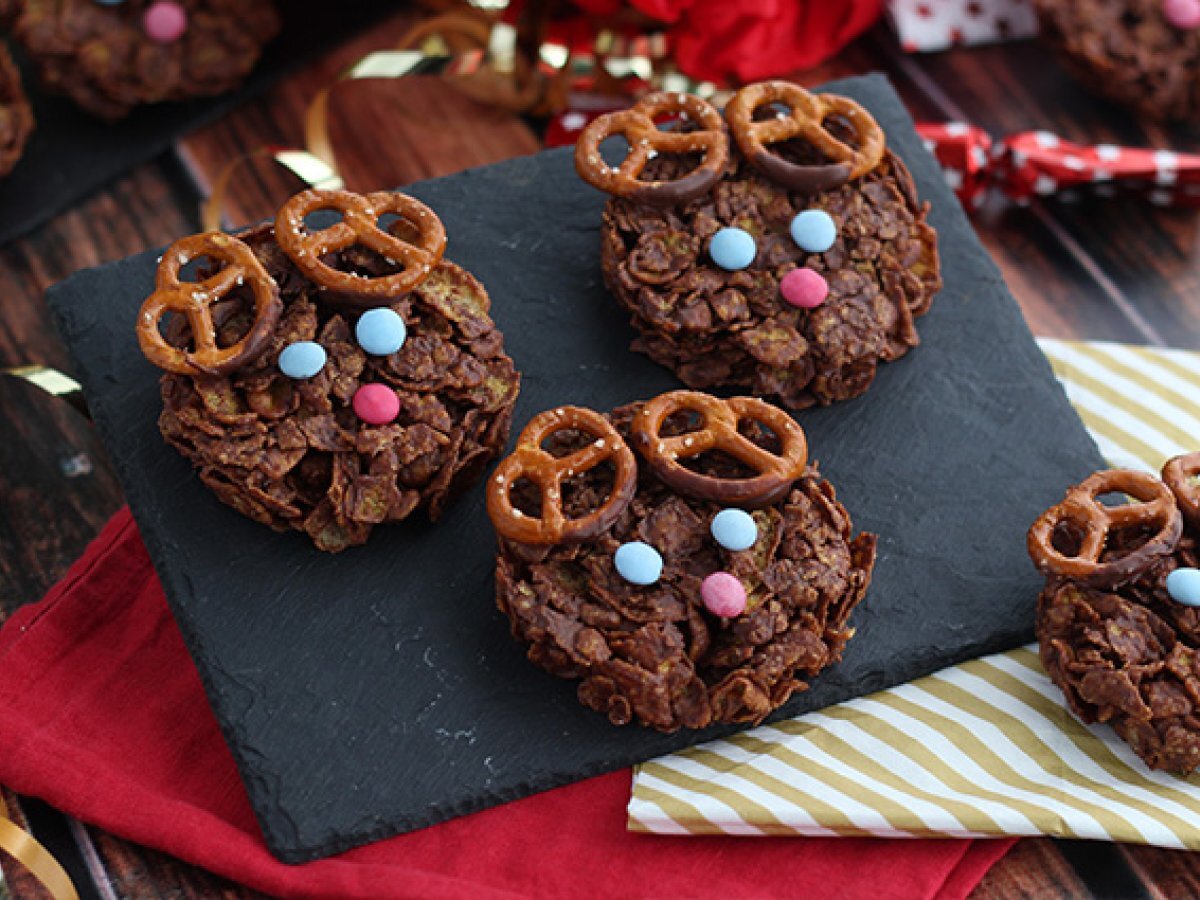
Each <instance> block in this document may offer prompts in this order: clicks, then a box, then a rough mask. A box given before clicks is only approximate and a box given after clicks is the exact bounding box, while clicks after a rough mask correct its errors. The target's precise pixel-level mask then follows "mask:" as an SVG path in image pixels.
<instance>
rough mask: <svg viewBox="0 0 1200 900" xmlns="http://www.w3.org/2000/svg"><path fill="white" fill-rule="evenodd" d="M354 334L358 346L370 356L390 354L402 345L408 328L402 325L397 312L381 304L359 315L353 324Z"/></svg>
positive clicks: (402, 321)
mask: <svg viewBox="0 0 1200 900" xmlns="http://www.w3.org/2000/svg"><path fill="white" fill-rule="evenodd" d="M354 336H355V337H356V338H357V339H358V346H360V347H362V348H363V349H364V350H366V351H367V352H368V353H370V354H371V355H372V356H391V355H392V354H393V353H396V352H397V351H398V350H399V349H400V348H401V347H403V346H404V340H405V338H407V337H408V329H406V328H405V327H404V319H403V318H401V316H400V314H399V313H398V312H396V311H395V310H394V309H388V307H386V306H381V307H379V308H378V309H369V310H367V311H366V312H365V313H363V314H362V315H361V316H359V319H358V324H357V325H355V326H354Z"/></svg>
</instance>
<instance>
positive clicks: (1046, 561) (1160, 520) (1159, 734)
mask: <svg viewBox="0 0 1200 900" xmlns="http://www.w3.org/2000/svg"><path fill="white" fill-rule="evenodd" d="M1198 478H1200V452H1197V453H1191V454H1188V455H1186V456H1179V457H1176V458H1175V459H1173V460H1171V461H1169V462H1168V463H1167V464H1166V466H1165V467H1164V468H1163V471H1162V477H1161V479H1160V478H1156V477H1154V476H1153V475H1148V474H1146V473H1143V472H1134V471H1129V470H1122V469H1114V470H1109V471H1105V472H1097V473H1096V474H1095V475H1092V476H1091V477H1089V478H1086V479H1084V481H1082V482H1081V483H1080V484H1077V485H1075V486H1074V487H1072V488H1071V489H1070V490H1069V491H1067V495H1066V497H1065V498H1064V499H1063V501H1062V502H1061V503H1059V504H1058V505H1056V506H1053V507H1051V508H1050V509H1048V510H1047V511H1046V512H1045V513H1043V514H1042V515H1041V516H1039V517H1038V519H1037V521H1036V522H1034V524H1033V526H1032V527H1031V528H1030V529H1029V555H1030V557H1031V558H1032V559H1033V562H1034V564H1035V565H1036V566H1037V567H1038V569H1039V570H1040V571H1041V572H1043V573H1045V575H1046V587H1045V589H1044V590H1043V591H1042V593H1041V596H1040V597H1039V598H1038V609H1037V635H1038V640H1039V641H1040V643H1041V656H1042V662H1043V664H1044V665H1045V667H1046V671H1047V672H1048V673H1049V674H1050V677H1051V678H1052V679H1053V680H1054V682H1055V684H1057V685H1058V686H1059V688H1061V689H1062V692H1063V694H1064V695H1065V696H1066V698H1067V702H1068V703H1069V704H1070V707H1071V709H1072V710H1074V711H1075V714H1076V715H1078V716H1079V718H1081V719H1082V720H1083V721H1084V722H1088V723H1091V722H1106V723H1108V724H1110V725H1112V727H1113V728H1114V729H1116V732H1117V733H1118V734H1119V735H1120V736H1121V737H1122V738H1123V739H1124V740H1125V741H1126V742H1127V743H1128V744H1129V745H1130V746H1131V747H1132V748H1133V750H1134V752H1135V753H1137V755H1138V756H1140V757H1141V758H1142V759H1143V760H1145V762H1146V764H1147V765H1148V766H1150V767H1151V768H1153V769H1166V770H1169V771H1173V772H1179V773H1188V772H1192V771H1194V770H1195V769H1196V768H1197V767H1198V766H1200V481H1198V480H1197V479H1198ZM1122 494H1123V495H1125V496H1126V497H1127V498H1129V501H1128V502H1125V503H1123V504H1119V505H1112V504H1110V503H1105V502H1103V500H1102V498H1103V497H1104V496H1105V495H1110V496H1115V495H1122Z"/></svg>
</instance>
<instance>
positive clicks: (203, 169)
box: [179, 13, 541, 227]
mask: <svg viewBox="0 0 1200 900" xmlns="http://www.w3.org/2000/svg"><path fill="white" fill-rule="evenodd" d="M417 20H418V19H417V17H415V16H414V15H412V14H409V13H405V14H400V15H398V16H395V17H394V18H391V19H389V20H387V21H386V22H383V23H381V24H380V25H379V26H377V27H375V28H373V29H372V30H371V31H370V33H369V34H366V35H363V36H361V37H359V38H357V39H355V40H353V41H350V42H349V43H347V44H345V45H343V46H341V47H338V48H336V49H334V50H333V51H331V52H330V53H329V54H328V55H327V56H325V57H323V58H322V59H320V60H318V61H317V62H316V63H315V64H313V65H312V66H309V67H307V68H305V69H304V71H302V72H298V73H296V75H294V76H293V77H291V78H288V79H285V80H284V81H281V82H280V83H279V84H278V85H277V86H276V87H274V88H273V89H272V90H270V91H269V92H267V93H266V94H265V95H264V96H263V97H262V98H260V99H259V100H257V101H255V102H253V103H250V104H247V105H246V106H245V107H243V108H241V109H239V110H238V111H237V112H236V113H235V114H234V115H230V116H227V117H226V118H224V119H222V120H221V121H219V122H217V123H215V124H214V125H211V126H209V127H208V128H204V129H202V130H200V131H198V132H196V133H195V134H193V135H192V136H191V137H189V138H187V139H185V140H184V141H182V142H181V143H180V145H179V156H180V159H181V160H182V161H183V164H184V166H185V167H186V169H187V171H188V172H189V173H190V174H191V176H192V177H193V178H194V179H195V182H196V186H197V187H198V189H199V190H200V191H201V193H202V194H203V195H204V196H206V197H207V196H208V195H209V194H210V193H211V189H212V183H213V180H214V179H215V178H216V176H217V175H218V174H219V173H220V172H221V171H222V169H224V168H225V166H226V165H227V164H228V163H229V162H230V160H232V159H235V158H237V157H238V156H239V155H241V154H244V153H246V152H247V151H251V150H254V149H256V148H258V147H261V146H263V145H264V144H273V145H282V146H290V147H299V146H302V145H303V138H304V134H303V124H304V116H305V111H306V110H307V108H308V106H309V104H310V102H311V100H312V98H313V96H314V95H315V94H316V93H317V92H318V91H320V90H321V89H322V88H325V87H327V86H329V85H331V84H333V83H334V81H335V79H336V77H337V74H338V72H340V71H342V70H343V69H345V68H346V67H347V66H349V65H350V64H352V63H354V62H355V61H357V60H358V59H361V58H362V57H363V56H365V55H366V54H368V53H370V52H371V51H373V50H385V49H391V48H392V47H394V46H396V45H397V43H398V42H399V41H400V39H401V38H402V37H403V36H404V34H405V33H406V32H407V31H408V30H409V29H410V28H411V27H412V25H413V23H414V22H415V21H417ZM329 109H330V116H329V132H330V138H331V140H332V142H333V146H334V149H335V152H336V153H337V156H338V163H339V167H340V169H341V173H342V176H343V177H344V179H345V181H346V186H347V187H348V188H350V189H351V190H378V189H383V188H391V187H396V186H398V185H404V184H408V183H410V182H413V181H417V180H419V179H422V178H433V177H436V176H439V175H449V174H451V173H453V172H459V171H462V170H463V169H466V168H470V167H472V166H482V165H487V164H488V163H493V162H499V161H500V160H502V159H509V158H511V157H514V156H521V155H524V154H528V153H535V152H537V151H538V150H539V149H541V145H540V143H539V141H538V139H537V137H536V136H535V135H534V134H533V132H532V131H531V130H530V129H529V127H528V126H527V125H526V124H525V123H524V122H523V121H521V120H520V119H519V118H517V117H516V116H513V115H510V114H507V113H504V112H501V111H498V110H496V109H494V108H491V107H488V106H484V105H482V104H480V103H477V102H475V101H474V100H471V99H469V98H468V97H466V96H464V95H463V94H462V93H460V92H459V91H457V90H455V89H454V88H452V87H451V86H450V85H449V84H447V83H446V82H445V81H443V80H441V79H439V78H435V77H432V76H418V77H413V78H407V79H403V80H400V81H386V80H362V81H356V82H343V83H341V84H339V85H337V86H336V87H335V88H334V89H333V94H332V95H331V99H330V103H329ZM299 187H300V185H299V183H298V182H297V180H296V178H295V176H293V175H291V174H290V173H288V172H286V171H284V170H283V169H282V168H281V167H279V166H276V165H274V164H273V163H271V162H270V161H269V160H267V159H264V158H259V159H255V160H250V161H247V162H246V163H243V164H242V165H241V166H240V167H239V168H238V169H237V171H236V172H235V174H234V176H233V179H232V181H231V182H230V190H229V202H228V204H227V205H226V206H225V212H226V218H227V220H228V223H229V224H230V225H232V226H235V227H236V226H240V225H245V224H248V223H250V222H254V221H257V220H259V219H262V218H266V217H268V216H270V215H273V214H274V211H275V210H276V209H278V207H279V205H280V204H281V203H282V202H283V201H284V200H286V199H287V198H288V197H289V196H291V195H292V194H293V193H295V192H296V190H298V188H299Z"/></svg>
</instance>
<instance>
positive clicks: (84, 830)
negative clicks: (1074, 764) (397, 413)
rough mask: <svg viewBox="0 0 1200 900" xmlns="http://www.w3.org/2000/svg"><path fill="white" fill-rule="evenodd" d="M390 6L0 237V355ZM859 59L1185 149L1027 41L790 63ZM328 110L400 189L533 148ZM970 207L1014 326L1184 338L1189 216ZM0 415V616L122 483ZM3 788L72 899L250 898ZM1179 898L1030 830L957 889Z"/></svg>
mask: <svg viewBox="0 0 1200 900" xmlns="http://www.w3.org/2000/svg"><path fill="white" fill-rule="evenodd" d="M412 21H414V18H413V14H411V13H401V14H399V15H398V16H397V17H396V19H395V20H393V21H390V22H389V23H387V24H386V25H385V26H382V27H380V28H377V29H375V30H373V32H372V33H371V34H370V35H369V36H366V37H363V38H360V39H358V40H356V41H354V42H353V43H352V44H351V45H349V46H346V47H342V48H338V49H337V50H335V51H332V52H331V53H330V54H329V56H328V57H327V58H324V59H321V60H319V61H318V62H316V63H315V64H313V65H311V66H310V67H308V68H306V69H305V70H303V71H301V72H300V73H298V74H296V75H294V76H292V77H291V78H289V79H288V80H287V81H286V82H284V83H281V84H280V85H278V86H277V87H276V88H274V89H272V90H271V91H269V92H268V93H267V94H266V95H265V96H263V97H262V98H260V99H259V100H257V101H256V102H253V103H251V104H249V105H247V106H246V107H244V108H242V109H240V110H238V111H237V112H236V113H234V114H233V115H231V116H229V117H228V118H226V119H225V120H223V121H221V122H219V123H217V124H215V125H213V126H211V127H209V128H206V129H204V130H203V131H201V132H199V133H197V134H195V135H193V136H192V137H190V138H189V139H187V140H186V141H184V142H183V143H182V144H181V145H180V146H179V148H178V152H177V154H172V155H168V156H164V157H163V158H161V159H158V160H156V161H155V162H153V163H150V164H147V165H145V166H142V167H140V168H138V169H135V170H134V171H132V172H130V173H129V174H128V175H126V176H125V177H124V178H122V179H121V180H119V181H117V182H115V183H114V184H112V185H110V186H109V187H108V188H106V189H105V190H104V191H102V192H100V193H99V194H97V195H95V196H93V197H90V198H88V199H86V200H84V201H83V202H81V203H79V204H78V205H77V206H76V207H75V209H73V210H72V211H70V212H68V213H65V214H64V215H61V216H59V217H58V218H57V219H54V220H53V221H51V222H50V223H49V224H48V225H46V226H44V227H42V228H40V229H38V230H37V231H35V232H34V233H32V234H31V235H29V236H28V237H26V238H24V239H21V240H19V241H16V242H15V243H12V244H10V245H8V246H6V247H3V248H0V367H6V366H13V365H18V364H23V363H41V364H45V365H50V366H54V367H57V368H60V369H64V370H67V369H68V368H69V364H68V362H67V358H66V353H65V351H64V349H63V346H62V343H61V342H60V341H59V339H58V337H57V336H56V335H55V333H54V330H53V328H52V326H51V324H50V318H49V315H48V313H47V310H46V307H45V305H44V303H43V299H42V297H43V292H44V291H45V289H46V288H47V287H48V286H49V285H50V284H53V283H54V282H55V281H57V280H59V279H61V278H63V277H65V276H67V275H69V274H70V273H71V272H73V271H75V270H76V269H79V268H83V267H85V266H91V265H95V264H97V263H101V262H105V261H107V260H114V259H118V258H120V257H123V256H126V255H128V254H130V253H134V252H137V251H139V250H143V249H145V248H147V247H153V246H158V245H161V244H166V243H169V242H170V241H172V240H174V239H175V238H177V237H179V236H181V235H184V234H187V233H190V232H193V231H196V230H198V229H199V219H198V213H197V204H198V202H199V200H200V199H201V197H202V196H204V195H205V194H206V193H207V191H208V187H209V185H210V184H211V179H212V177H213V175H214V173H215V172H216V171H218V170H219V169H220V167H221V166H222V165H223V164H224V163H225V162H226V161H227V160H229V159H230V158H232V157H233V156H234V155H235V154H237V153H239V152H241V151H244V150H246V149H249V148H253V147H257V146H259V145H261V144H263V143H268V142H270V143H276V144H297V143H299V141H300V139H301V121H302V111H303V109H304V107H305V105H306V103H307V101H308V99H309V98H310V97H311V96H312V94H313V93H314V92H315V90H317V89H318V88H319V87H320V86H323V85H324V84H327V83H329V82H330V81H331V80H332V78H333V76H334V75H335V73H336V72H338V71H339V69H340V68H341V67H342V66H344V65H345V64H346V63H347V62H349V61H352V60H354V59H357V58H358V57H359V56H361V55H362V54H363V53H364V52H366V51H368V50H371V49H376V48H383V47H388V46H390V45H391V43H392V42H393V41H394V40H395V38H396V36H397V35H398V34H400V33H401V32H402V31H404V30H405V28H407V27H408V26H409V25H410V24H411V23H412ZM877 70H882V71H885V72H887V73H888V74H889V75H890V76H891V77H892V79H893V80H894V82H895V83H896V86H897V88H898V89H899V90H900V92H901V94H902V95H903V96H904V99H905V101H906V103H908V105H909V107H910V109H911V110H912V112H913V114H914V115H915V116H916V118H917V119H919V120H920V119H925V120H947V119H960V120H969V121H972V122H974V123H976V124H979V125H982V126H984V127H985V128H987V129H989V130H990V131H991V132H992V133H993V134H997V135H999V134H1005V133H1011V132H1014V131H1020V130H1027V129H1031V128H1044V129H1047V130H1051V131H1054V132H1056V133H1058V134H1060V135H1061V136H1063V137H1065V138H1067V139H1069V140H1076V141H1080V142H1086V143H1098V142H1102V141H1104V142H1109V143H1124V144H1130V145H1135V146H1147V145H1155V146H1161V147H1169V148H1172V149H1176V150H1191V151H1196V150H1200V129H1197V128H1192V129H1190V130H1189V129H1176V130H1167V129H1163V128H1161V127H1159V126H1155V125H1152V124H1149V123H1146V122H1140V121H1138V120H1136V119H1134V118H1133V117H1131V116H1129V115H1127V114H1125V113H1123V112H1121V111H1120V110H1118V109H1116V108H1114V107H1111V106H1109V105H1106V104H1103V103H1100V102H1098V101H1096V100H1094V99H1092V98H1091V97H1089V96H1088V95H1087V94H1086V93H1085V92H1083V91H1082V90H1081V89H1080V88H1079V87H1078V86H1077V85H1076V84H1075V83H1074V82H1073V81H1071V80H1070V79H1069V78H1068V77H1067V76H1066V75H1065V74H1064V73H1063V71H1062V70H1061V69H1060V68H1059V67H1058V65H1057V64H1056V63H1055V62H1054V61H1053V60H1051V59H1050V58H1049V57H1048V55H1047V54H1046V52H1045V51H1044V50H1043V49H1042V48H1041V47H1039V46H1038V45H1037V44H1035V43H1028V42H1026V43H1017V44H1007V45H1003V46H997V47H989V48H980V49H963V50H956V51H952V52H948V53H943V54H937V55H933V56H906V55H904V54H903V53H901V52H900V50H899V48H898V46H897V43H896V40H895V38H894V36H893V35H892V34H891V32H890V31H889V29H888V28H887V27H886V26H884V25H881V26H879V27H878V28H876V29H875V30H874V31H872V32H871V33H869V34H868V35H866V36H865V37H864V38H862V39H860V40H859V41H857V42H856V43H855V44H854V45H852V46H851V47H850V48H848V49H847V50H846V51H845V52H843V53H842V54H841V55H839V56H838V57H837V58H836V59H835V60H833V61H831V62H829V63H827V64H826V65H824V66H822V67H821V68H820V69H818V70H815V71H811V72H806V73H803V74H802V75H800V76H798V80H800V81H803V82H805V83H808V84H815V83H819V82H821V81H825V80H827V79H829V78H834V77H839V76H842V75H849V74H858V73H862V72H867V71H877ZM332 106H333V108H334V114H333V120H332V126H331V130H332V133H333V140H334V143H335V145H336V146H337V148H338V151H339V154H340V156H341V161H342V167H343V170H344V174H345V175H346V179H347V182H348V185H349V186H350V187H351V188H359V189H364V190H365V189H374V188H379V187H387V186H392V185H397V184H404V183H407V182H410V181H414V180H416V179H419V178H426V177H430V176H437V175H446V174H449V173H451V172H455V171H458V170H460V169H463V168H466V167H468V166H475V165H481V164H485V163H490V162H494V161H497V160H501V159H505V158H507V157H511V156H515V155H519V154H526V153H533V152H535V151H536V150H538V149H539V142H538V137H537V135H536V134H535V133H534V132H533V131H532V130H531V129H530V127H529V126H528V125H527V124H526V123H524V122H522V121H521V120H519V119H517V118H514V117H512V116H508V115H506V114H502V113H499V112H496V111H493V110H490V109H487V108H484V107H481V106H478V105H476V104H475V103H473V102H472V101H469V100H467V99H465V98H463V97H461V96H459V95H458V94H456V93H455V92H454V91H453V90H451V89H450V88H448V87H447V86H446V85H444V84H442V83H440V82H436V81H433V80H431V79H421V80H420V81H409V82H405V83H404V84H403V85H397V84H390V83H374V84H369V83H361V84H355V85H349V86H342V87H340V88H338V93H337V95H336V96H335V99H334V102H333V104H332ZM366 123H384V124H386V128H387V140H381V138H382V137H383V135H382V134H381V133H380V128H382V127H383V125H381V124H375V125H371V126H368V125H367V124H366ZM296 188H297V184H296V183H295V182H294V181H293V180H292V179H291V177H290V176H288V175H287V174H286V173H283V172H281V171H279V170H277V169H272V168H270V167H269V166H268V165H267V164H266V163H257V164H251V165H247V166H245V167H243V169H242V170H240V171H239V173H238V174H237V175H236V176H235V177H234V180H233V192H234V195H235V201H234V202H233V203H231V204H230V206H229V210H230V212H231V218H232V224H235V225H240V224H243V223H246V222H250V221H253V220H256V219H259V218H263V217H266V216H268V215H270V214H272V213H273V211H274V210H275V208H276V207H277V206H278V204H279V203H280V202H281V201H283V200H284V199H285V198H286V197H288V196H289V195H290V194H291V193H292V192H294V191H295V190H296ZM977 222H978V227H979V232H980V235H981V236H982V238H983V241H984V243H985V244H986V245H987V247H988V249H989V250H990V251H991V253H992V254H993V256H994V257H995V259H996V260H997V262H998V263H999V264H1000V266H1001V267H1002V269H1003V270H1004V274H1005V277H1006V278H1007V279H1008V284H1009V286H1010V287H1011V288H1012V290H1013V293H1014V294H1015V295H1016V296H1017V299H1018V300H1019V301H1020V303H1021V306H1022V308H1023V309H1024V311H1025V315H1026V317H1027V318H1028V320H1029V323H1030V325H1031V326H1032V328H1033V330H1034V332H1035V333H1037V334H1039V335H1046V336H1053V337H1064V338H1086V339H1102V340H1117V341H1128V342H1135V343H1142V344H1153V345H1159V346H1172V347H1180V348H1187V349H1200V267H1198V261H1200V231H1198V224H1200V214H1197V213H1196V212H1187V211H1180V210H1165V209H1160V208H1157V207H1154V206H1152V205H1150V204H1147V203H1139V202H1129V201H1126V202H1116V201H1102V200H1084V201H1082V202H1079V203H1077V204H1073V205H1068V204H1063V203H1056V202H1055V203H1046V204H1035V205H1033V206H1031V207H1029V208H1026V209H1017V208H1005V207H1003V206H1002V205H999V204H995V205H989V206H988V207H987V208H986V209H985V210H984V211H983V212H982V213H981V214H980V215H979V216H978V218H977ZM0 423H3V426H2V428H0V434H2V435H3V440H0V620H2V618H3V617H4V615H6V614H7V613H10V612H11V611H12V610H13V609H15V608H16V607H17V606H19V605H20V604H23V603H28V602H31V601H34V600H37V599H38V598H39V597H40V596H41V595H42V594H43V593H44V592H45V591H46V589H47V588H49V587H50V585H51V584H53V583H54V581H55V580H56V579H57V578H59V577H60V576H61V575H62V574H63V572H65V571H66V569H67V567H68V566H69V565H70V564H71V562H72V561H73V560H74V559H75V558H76V557H77V556H78V555H79V554H80V552H81V551H82V550H83V548H84V546H85V545H86V544H87V542H88V541H89V540H91V538H92V537H93V536H95V534H96V533H97V532H98V531H99V529H100V527H101V525H102V524H103V523H104V521H105V520H106V519H107V518H108V517H109V516H110V515H112V513H113V512H115V511H116V510H117V508H118V507H119V506H120V505H121V503H122V500H121V493H120V490H119V488H118V487H117V483H116V479H115V477H114V475H113V470H112V466H111V465H110V463H109V461H108V459H107V458H106V456H105V453H104V450H103V449H102V448H101V446H100V445H99V443H98V441H97V439H96V436H95V434H94V432H93V431H92V429H91V428H90V427H89V425H88V424H87V423H86V422H85V421H84V420H83V419H82V418H81V417H79V416H78V415H77V414H76V413H75V412H74V411H73V410H72V409H70V408H69V407H67V406H66V405H65V404H63V403H61V402H57V401H52V400H50V399H48V398H47V397H46V396H45V395H43V394H41V393H40V392H39V391H38V390H36V389H35V388H33V387H32V386H30V385H28V384H26V383H24V382H21V381H17V380H15V379H11V378H0ZM0 740H2V738H0ZM4 799H5V801H6V802H7V803H9V805H10V809H12V810H13V811H14V815H15V816H16V817H17V819H18V821H19V822H20V823H21V824H23V825H27V826H29V827H31V828H32V830H33V831H34V832H35V833H36V834H37V835H38V837H39V838H41V839H42V840H43V842H44V843H45V844H46V845H47V846H48V847H49V848H50V849H51V850H52V851H53V852H54V853H55V855H56V856H58V858H59V859H60V860H62V861H63V862H64V864H65V865H66V866H67V867H68V869H69V870H70V871H71V874H72V875H73V876H74V878H75V882H76V884H77V885H78V886H79V888H80V892H81V894H82V895H83V896H85V897H88V896H91V897H112V896H117V897H147V898H149V897H161V896H165V895H168V894H170V895H171V896H179V897H187V896H197V897H199V896H205V897H211V896H221V897H228V898H241V897H247V896H250V892H247V891H245V890H242V889H240V888H238V887H237V886H235V885H231V884H229V883H227V882H224V881H222V880H221V879H218V878H215V877H214V876H212V875H209V874H207V873H205V872H203V871H201V870H199V869H196V868H193V867H190V866H187V865H185V864H182V863H180V862H177V861H175V860H173V859H171V858H169V857H167V856H164V855H163V854H161V853H157V852H154V851H151V850H147V849H145V848H142V847H139V846H135V845H133V844H129V843H127V842H125V841H122V840H120V839H119V838H116V837H113V836H112V835H109V834H106V833H104V832H102V831H100V830H98V829H95V828H91V827H89V826H86V825H82V824H80V823H78V822H75V821H73V820H69V819H68V818H67V817H65V816H63V815H62V814H60V813H58V812H56V811H54V810H52V809H49V808H48V807H46V806H45V805H43V804H40V803H38V802H36V801H33V800H29V799H27V798H17V797H14V796H12V795H10V794H5V795H4ZM2 862H3V864H4V865H5V874H6V875H7V878H8V881H9V885H10V888H11V890H12V892H13V894H14V895H15V896H18V897H26V896H30V897H37V896H41V893H40V891H39V889H38V888H37V886H36V885H35V884H34V883H33V882H32V880H31V879H30V878H29V876H28V875H27V874H26V873H24V872H23V871H21V870H18V869H17V868H15V867H14V866H12V865H11V862H10V861H9V860H7V858H4V859H3V860H2ZM2 893H3V891H2V888H0V895H2ZM1196 895H1200V855H1191V854H1187V853H1182V852H1173V851H1163V850H1154V849H1146V848H1142V847H1127V846H1113V845H1105V844H1089V843H1084V842H1076V841H1054V840H1047V839H1027V840H1023V841H1021V842H1020V843H1019V844H1017V846H1016V848H1015V849H1014V850H1013V851H1012V852H1011V853H1009V855H1008V856H1007V857H1006V858H1005V859H1004V860H1003V861H1002V862H1001V863H999V864H998V865H997V866H996V867H995V868H994V869H993V870H992V872H991V873H990V874H989V875H988V876H987V877H986V878H985V879H984V881H983V883H982V884H981V885H980V886H979V887H978V889H977V890H976V892H975V896H976V897H979V898H993V897H1017V896H1021V897H1028V896H1067V897H1090V896H1095V897H1140V896H1153V897H1159V896H1164V897H1178V896H1196Z"/></svg>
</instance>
